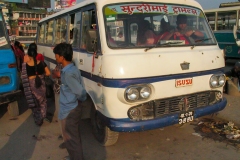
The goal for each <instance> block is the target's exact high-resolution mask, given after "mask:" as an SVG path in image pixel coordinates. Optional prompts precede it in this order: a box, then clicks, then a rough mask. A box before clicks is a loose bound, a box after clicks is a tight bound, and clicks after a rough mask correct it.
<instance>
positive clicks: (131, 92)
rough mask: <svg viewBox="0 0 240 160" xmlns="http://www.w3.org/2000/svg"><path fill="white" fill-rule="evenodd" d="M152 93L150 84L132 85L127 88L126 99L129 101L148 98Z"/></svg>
mask: <svg viewBox="0 0 240 160" xmlns="http://www.w3.org/2000/svg"><path fill="white" fill-rule="evenodd" d="M150 95H151V88H150V87H149V86H148V85H136V86H130V87H128V88H127V89H126V90H125V99H126V101H129V102H135V101H139V100H146V99H148V98H149V97H150Z"/></svg>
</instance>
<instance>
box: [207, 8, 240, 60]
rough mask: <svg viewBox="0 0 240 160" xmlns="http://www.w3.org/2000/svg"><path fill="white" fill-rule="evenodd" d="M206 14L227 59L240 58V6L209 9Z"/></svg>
mask: <svg viewBox="0 0 240 160" xmlns="http://www.w3.org/2000/svg"><path fill="white" fill-rule="evenodd" d="M204 12H205V14H206V17H207V20H208V23H209V25H210V26H211V28H212V30H213V32H214V35H215V37H216V39H217V42H218V45H219V47H220V48H221V49H222V50H224V52H225V57H226V59H228V58H240V44H238V43H239V42H238V38H240V31H239V26H240V20H239V14H240V6H232V7H226V8H217V9H209V10H205V11H204ZM234 26H235V27H234Z"/></svg>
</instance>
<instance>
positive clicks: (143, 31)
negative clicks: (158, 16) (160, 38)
mask: <svg viewBox="0 0 240 160" xmlns="http://www.w3.org/2000/svg"><path fill="white" fill-rule="evenodd" d="M155 39H156V35H155V33H154V32H153V31H152V29H151V27H150V23H149V21H148V20H144V21H142V22H141V23H139V25H138V33H137V45H138V46H148V45H153V44H154V42H155Z"/></svg>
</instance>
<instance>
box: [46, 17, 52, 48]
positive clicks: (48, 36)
mask: <svg viewBox="0 0 240 160" xmlns="http://www.w3.org/2000/svg"><path fill="white" fill-rule="evenodd" d="M53 22H54V21H53V20H51V21H49V22H48V23H47V25H46V31H47V32H46V43H47V44H52V42H53V24H54V23H53Z"/></svg>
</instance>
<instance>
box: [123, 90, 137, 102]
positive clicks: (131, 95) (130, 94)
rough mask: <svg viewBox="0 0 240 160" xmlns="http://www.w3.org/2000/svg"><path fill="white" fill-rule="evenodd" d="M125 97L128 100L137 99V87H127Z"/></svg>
mask: <svg viewBox="0 0 240 160" xmlns="http://www.w3.org/2000/svg"><path fill="white" fill-rule="evenodd" d="M126 97H127V99H128V100H130V101H134V100H137V99H138V97H139V92H138V90H137V88H129V89H128V90H127V91H126Z"/></svg>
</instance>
